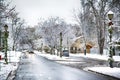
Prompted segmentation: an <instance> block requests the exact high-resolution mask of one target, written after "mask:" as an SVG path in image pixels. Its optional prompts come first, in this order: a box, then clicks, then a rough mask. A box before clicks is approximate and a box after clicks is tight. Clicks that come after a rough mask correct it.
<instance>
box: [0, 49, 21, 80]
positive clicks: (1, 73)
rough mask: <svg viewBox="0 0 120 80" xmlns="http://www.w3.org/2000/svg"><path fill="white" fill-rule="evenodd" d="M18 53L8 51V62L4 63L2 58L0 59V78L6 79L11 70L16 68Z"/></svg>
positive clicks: (19, 53)
mask: <svg viewBox="0 0 120 80" xmlns="http://www.w3.org/2000/svg"><path fill="white" fill-rule="evenodd" d="M16 54H17V55H16ZM9 55H10V58H9ZM20 55H21V52H14V51H10V52H8V62H9V60H10V63H8V64H4V60H1V61H0V80H7V78H8V77H9V75H10V74H11V72H12V71H15V70H16V69H17V67H18V62H19V57H20Z"/></svg>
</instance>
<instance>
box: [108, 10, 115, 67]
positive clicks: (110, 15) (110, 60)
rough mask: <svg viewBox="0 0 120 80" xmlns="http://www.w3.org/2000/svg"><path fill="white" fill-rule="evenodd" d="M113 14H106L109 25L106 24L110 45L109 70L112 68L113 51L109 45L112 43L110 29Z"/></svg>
mask: <svg viewBox="0 0 120 80" xmlns="http://www.w3.org/2000/svg"><path fill="white" fill-rule="evenodd" d="M113 15H114V14H113V12H112V11H109V12H108V18H109V20H110V21H109V23H108V27H109V28H108V32H109V43H110V47H109V59H108V60H109V65H110V67H111V68H113V61H114V60H113V50H112V45H111V43H112V33H113V28H112V25H113V23H112V19H113Z"/></svg>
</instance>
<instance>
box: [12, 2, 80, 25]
mask: <svg viewBox="0 0 120 80" xmlns="http://www.w3.org/2000/svg"><path fill="white" fill-rule="evenodd" d="M12 5H16V11H17V12H19V15H20V17H22V18H23V19H25V20H26V22H27V23H28V25H32V26H34V25H36V24H37V23H38V21H39V20H40V18H44V19H47V18H48V17H50V16H59V17H61V18H64V19H65V21H66V22H68V23H72V22H74V21H73V10H74V9H78V8H79V7H80V0H12Z"/></svg>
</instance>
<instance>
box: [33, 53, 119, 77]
mask: <svg viewBox="0 0 120 80" xmlns="http://www.w3.org/2000/svg"><path fill="white" fill-rule="evenodd" d="M35 53H36V54H38V55H40V56H44V57H46V58H48V59H50V60H56V62H58V63H65V64H69V63H78V60H77V59H72V58H70V57H62V58H60V57H59V56H56V55H50V54H46V53H42V54H41V53H40V52H35ZM70 56H73V57H84V58H92V59H99V60H105V61H107V60H108V58H109V57H108V56H107V55H99V54H87V55H84V54H70ZM113 58H114V61H118V62H120V56H113ZM57 60H58V61H57ZM61 61H62V62H61ZM84 70H91V71H94V72H98V73H101V74H104V75H109V76H113V77H116V78H120V68H117V67H114V68H110V67H105V66H104V67H103V66H98V67H94V66H93V67H86V68H85V69H84Z"/></svg>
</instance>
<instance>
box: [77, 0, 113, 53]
mask: <svg viewBox="0 0 120 80" xmlns="http://www.w3.org/2000/svg"><path fill="white" fill-rule="evenodd" d="M81 3H82V7H83V11H82V12H83V13H82V16H83V21H80V22H81V23H83V24H84V25H86V26H88V27H91V26H95V28H93V29H96V34H97V42H98V47H99V54H101V55H102V54H103V48H104V42H105V32H106V27H107V25H106V24H107V23H106V19H107V13H108V11H109V10H110V9H112V7H113V6H112V5H111V4H112V0H111V1H109V0H81ZM109 5H111V6H109ZM86 12H87V13H86ZM90 17H91V18H90ZM79 18H81V17H79ZM90 19H91V20H90ZM81 23H80V24H81ZM90 24H91V26H90ZM84 28H85V26H84ZM85 29H86V28H85Z"/></svg>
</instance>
